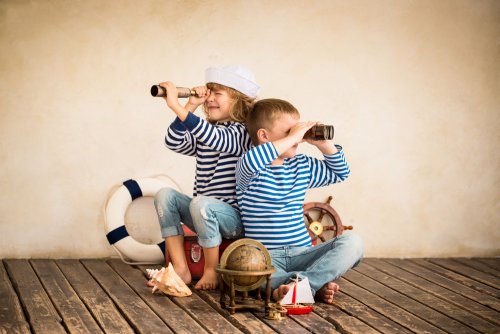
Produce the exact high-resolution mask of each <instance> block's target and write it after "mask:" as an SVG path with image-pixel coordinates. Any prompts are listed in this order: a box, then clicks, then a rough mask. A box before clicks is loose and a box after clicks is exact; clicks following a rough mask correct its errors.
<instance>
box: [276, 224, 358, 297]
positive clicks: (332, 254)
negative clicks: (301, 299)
mask: <svg viewBox="0 0 500 334" xmlns="http://www.w3.org/2000/svg"><path fill="white" fill-rule="evenodd" d="M269 254H270V255H271V260H272V264H273V266H274V268H276V271H275V272H274V273H273V274H272V275H271V287H272V289H273V290H274V289H276V288H277V287H278V286H280V285H281V284H288V283H290V279H294V278H295V277H296V274H297V273H298V274H299V277H304V276H305V277H307V278H308V279H309V283H310V285H311V290H312V293H313V296H314V295H315V294H316V292H317V291H318V290H319V289H320V288H321V287H322V286H323V285H325V284H326V283H327V282H330V281H333V280H336V279H337V278H339V277H340V276H342V275H343V274H344V273H346V272H347V271H348V270H349V269H351V268H352V267H355V266H356V265H357V264H358V263H359V262H360V261H361V259H362V258H363V241H362V239H361V238H360V237H359V236H357V235H356V234H352V233H346V234H342V235H340V236H338V237H336V238H334V239H331V240H328V241H327V242H325V243H322V244H319V245H317V246H314V247H293V246H284V247H279V248H275V249H270V250H269Z"/></svg>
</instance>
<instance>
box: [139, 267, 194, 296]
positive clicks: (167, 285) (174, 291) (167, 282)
mask: <svg viewBox="0 0 500 334" xmlns="http://www.w3.org/2000/svg"><path fill="white" fill-rule="evenodd" d="M146 272H147V273H148V276H149V278H150V279H151V280H150V281H149V282H150V284H151V285H152V286H153V291H152V292H153V293H154V292H155V291H157V290H160V291H161V292H163V293H165V294H167V295H170V296H174V297H186V296H191V294H192V292H191V290H190V289H189V288H188V286H187V285H186V283H184V281H183V280H182V279H181V278H180V277H179V275H177V273H176V272H175V270H174V267H172V263H169V264H168V267H167V268H161V269H160V270H158V269H146Z"/></svg>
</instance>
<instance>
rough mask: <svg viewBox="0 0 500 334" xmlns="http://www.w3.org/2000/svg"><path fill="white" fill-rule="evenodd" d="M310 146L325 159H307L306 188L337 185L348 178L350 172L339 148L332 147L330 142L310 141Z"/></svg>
mask: <svg viewBox="0 0 500 334" xmlns="http://www.w3.org/2000/svg"><path fill="white" fill-rule="evenodd" d="M308 142H309V141H308ZM311 144H313V145H315V146H316V147H318V148H319V150H320V151H321V152H322V153H323V156H324V157H325V159H324V160H319V159H316V158H312V157H307V159H308V163H309V166H310V171H311V172H310V181H309V185H308V188H318V187H324V186H327V185H329V184H333V183H339V182H342V181H344V180H345V179H347V178H348V177H349V174H350V172H351V171H350V169H349V165H348V164H347V161H346V159H345V156H344V151H343V150H342V147H341V146H336V145H334V144H333V143H332V142H331V141H330V140H322V141H312V142H311ZM332 152H333V153H332Z"/></svg>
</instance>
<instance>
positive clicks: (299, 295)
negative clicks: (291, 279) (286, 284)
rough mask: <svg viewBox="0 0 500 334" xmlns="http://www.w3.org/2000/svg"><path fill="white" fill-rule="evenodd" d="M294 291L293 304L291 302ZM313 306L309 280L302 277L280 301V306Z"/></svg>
mask: <svg viewBox="0 0 500 334" xmlns="http://www.w3.org/2000/svg"><path fill="white" fill-rule="evenodd" d="M294 289H296V292H295V293H296V294H295V303H294V301H293V291H294ZM299 303H304V304H314V296H313V295H312V292H311V286H310V285H309V279H308V278H307V277H304V278H303V279H302V280H301V281H299V282H298V283H297V281H295V283H294V284H293V285H292V288H291V289H290V290H288V292H287V294H286V295H285V297H283V299H282V300H281V305H293V304H299Z"/></svg>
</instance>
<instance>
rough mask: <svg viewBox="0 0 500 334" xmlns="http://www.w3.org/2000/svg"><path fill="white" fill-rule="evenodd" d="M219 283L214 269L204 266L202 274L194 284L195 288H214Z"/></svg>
mask: <svg viewBox="0 0 500 334" xmlns="http://www.w3.org/2000/svg"><path fill="white" fill-rule="evenodd" d="M218 285H219V279H218V276H217V273H216V272H215V269H210V268H205V270H204V271H203V276H202V277H201V278H200V280H199V281H198V283H196V285H195V286H194V288H195V289H196V290H214V289H216V288H217V286H218Z"/></svg>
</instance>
